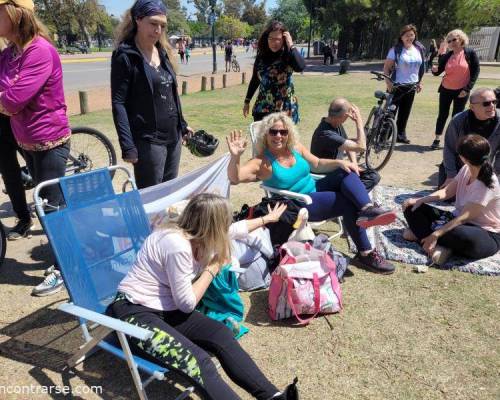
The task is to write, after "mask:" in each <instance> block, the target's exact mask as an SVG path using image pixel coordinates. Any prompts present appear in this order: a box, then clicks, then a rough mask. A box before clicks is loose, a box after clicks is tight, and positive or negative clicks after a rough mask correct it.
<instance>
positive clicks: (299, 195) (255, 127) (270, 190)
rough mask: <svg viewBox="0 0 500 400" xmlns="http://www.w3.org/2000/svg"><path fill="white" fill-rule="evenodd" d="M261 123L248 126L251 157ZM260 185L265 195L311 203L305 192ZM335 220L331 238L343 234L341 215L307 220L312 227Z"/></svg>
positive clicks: (317, 178)
mask: <svg viewBox="0 0 500 400" xmlns="http://www.w3.org/2000/svg"><path fill="white" fill-rule="evenodd" d="M260 124H261V121H256V122H252V123H251V124H250V126H249V132H250V140H251V141H252V157H255V156H257V149H256V147H255V146H256V143H257V132H258V129H259V126H260ZM324 176H325V175H319V174H311V177H312V178H313V179H314V180H319V179H321V178H324ZM260 187H261V188H262V189H263V190H264V192H265V194H266V196H268V197H270V196H271V193H274V194H278V195H280V196H284V197H288V198H290V199H294V200H298V201H300V202H302V203H304V204H307V205H309V204H312V198H311V196H309V195H307V194H302V193H297V192H291V191H290V190H282V189H276V188H273V187H270V186H266V185H264V184H263V183H262V184H260ZM333 220H336V222H337V224H338V225H339V231H338V232H337V233H335V234H334V235H331V236H330V237H329V238H328V239H329V240H332V239H334V238H336V237H339V236H342V235H343V234H344V226H343V224H342V217H335V218H330V219H328V220H324V221H317V222H309V224H310V225H311V227H312V228H313V229H316V228H318V227H319V226H321V225H323V224H325V223H326V222H328V221H333Z"/></svg>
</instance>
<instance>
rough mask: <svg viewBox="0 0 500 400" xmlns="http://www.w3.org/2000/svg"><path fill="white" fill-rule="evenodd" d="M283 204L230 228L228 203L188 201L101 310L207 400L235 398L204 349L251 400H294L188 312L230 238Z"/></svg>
mask: <svg viewBox="0 0 500 400" xmlns="http://www.w3.org/2000/svg"><path fill="white" fill-rule="evenodd" d="M285 209H286V206H285V205H279V204H278V205H276V206H275V208H274V209H272V210H271V209H270V210H269V214H267V215H265V216H264V217H262V218H258V219H253V220H244V221H239V222H236V223H234V224H232V225H231V222H232V213H231V207H230V205H229V202H228V201H227V200H226V199H225V198H223V197H221V196H219V195H215V194H209V193H202V194H198V195H196V196H194V197H193V198H192V199H191V200H190V201H189V203H188V204H187V206H186V208H185V209H184V211H183V212H182V214H181V216H180V218H179V220H178V222H177V223H176V224H175V225H173V226H170V227H167V228H165V229H161V230H157V231H155V232H153V233H152V234H151V235H150V236H149V237H148V238H147V239H146V240H145V242H144V244H143V246H142V248H141V250H140V251H139V253H138V255H137V260H136V262H135V264H134V266H133V267H132V269H131V270H130V271H129V273H128V274H127V276H126V277H125V278H124V279H123V280H122V281H121V283H120V285H119V286H118V294H117V297H116V299H115V301H114V302H113V303H112V304H111V305H110V306H109V308H108V312H109V313H110V314H112V315H113V316H115V317H116V318H120V319H122V320H124V321H127V322H129V323H131V324H134V325H138V326H141V327H143V328H147V329H149V330H151V331H153V332H154V336H153V338H152V339H150V340H148V341H147V342H141V341H134V340H133V339H132V345H133V346H136V347H138V348H139V349H141V350H142V351H145V352H146V353H148V354H149V355H151V356H153V357H154V358H155V359H156V360H157V362H158V363H160V364H162V365H165V366H167V367H168V368H174V369H175V370H177V371H178V372H180V373H182V374H183V375H185V376H186V377H188V379H190V380H191V381H193V382H194V383H195V384H196V386H197V388H198V389H199V390H200V391H201V393H202V394H203V398H206V399H209V400H222V399H224V400H232V399H239V397H238V396H237V395H236V393H235V392H234V391H233V390H232V389H231V388H230V387H229V386H228V385H227V384H226V383H225V382H224V380H223V379H222V378H221V376H220V375H219V373H218V372H217V368H215V366H214V365H213V363H212V361H211V359H210V356H209V355H208V354H207V351H209V352H211V353H212V354H213V355H214V356H215V357H217V359H219V361H220V363H221V365H222V367H223V368H224V371H226V373H227V375H228V376H229V377H230V378H231V379H232V380H233V381H234V382H235V383H236V384H237V385H239V386H240V387H242V388H243V389H245V390H246V391H247V392H249V393H250V394H251V395H252V396H253V397H255V398H257V399H262V400H270V399H275V400H290V399H293V400H296V399H297V393H296V388H295V385H293V384H292V385H290V386H288V387H287V388H286V389H285V391H284V392H283V393H282V392H279V391H278V389H276V387H275V386H274V385H273V384H271V383H270V382H269V380H268V379H267V378H266V377H265V376H264V374H263V373H262V372H261V371H260V370H259V368H258V367H257V365H256V364H255V363H254V362H253V360H252V359H251V358H250V356H249V355H248V354H247V353H246V352H245V351H244V350H243V349H242V348H241V346H240V345H239V343H238V342H237V341H236V340H235V339H234V336H233V333H232V331H231V330H230V329H229V328H228V327H227V326H226V325H224V324H223V323H222V322H219V321H215V320H213V319H210V318H209V317H207V316H206V315H204V314H202V313H200V312H197V311H195V307H196V305H197V303H198V302H199V301H200V300H201V298H202V297H203V295H204V294H205V291H206V290H207V288H208V287H209V285H210V284H211V283H212V280H213V279H215V277H216V276H217V274H218V273H219V271H220V270H221V268H222V267H223V266H224V265H226V264H228V263H229V262H230V258H231V254H230V239H231V238H234V239H237V238H243V237H245V236H246V235H247V234H248V232H249V231H252V230H254V229H257V228H259V227H261V226H263V225H264V224H267V223H270V222H276V221H277V220H278V219H279V217H280V215H281V214H282V213H283V211H284V210H285Z"/></svg>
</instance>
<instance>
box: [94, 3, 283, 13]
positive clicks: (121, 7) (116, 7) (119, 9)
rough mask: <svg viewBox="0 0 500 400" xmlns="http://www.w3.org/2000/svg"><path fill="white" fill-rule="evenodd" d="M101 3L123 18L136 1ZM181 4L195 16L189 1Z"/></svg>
mask: <svg viewBox="0 0 500 400" xmlns="http://www.w3.org/2000/svg"><path fill="white" fill-rule="evenodd" d="M100 3H101V4H103V5H104V6H105V7H106V9H107V10H108V13H110V14H113V15H115V16H117V17H118V16H121V15H122V14H123V12H124V11H125V10H126V9H128V8H130V7H131V6H132V4H133V3H134V0H100ZM181 4H182V5H183V6H185V7H186V8H187V9H188V15H190V14H194V7H193V6H192V5H191V4H189V3H188V1H187V0H181ZM275 5H276V0H267V1H266V6H267V7H266V8H267V10H269V9H271V8H273V7H274V6H275Z"/></svg>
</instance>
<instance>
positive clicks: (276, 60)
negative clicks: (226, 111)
mask: <svg viewBox="0 0 500 400" xmlns="http://www.w3.org/2000/svg"><path fill="white" fill-rule="evenodd" d="M258 43H259V44H258V51H257V57H256V58H255V63H254V66H253V73H252V79H251V80H250V84H249V85H248V90H247V95H246V97H245V102H244V105H243V116H244V117H245V118H246V117H247V115H248V114H249V111H250V101H251V99H252V97H253V95H254V93H255V91H256V90H257V89H259V93H258V95H257V99H256V100H255V104H254V106H253V110H252V116H253V118H254V121H260V120H261V119H262V118H264V117H265V116H266V115H269V114H272V113H275V112H280V111H284V112H286V113H288V115H289V116H290V117H291V118H292V120H293V121H294V122H295V123H297V122H298V121H299V106H298V102H297V97H296V96H295V88H294V85H293V81H292V74H293V72H294V71H295V72H302V71H303V70H304V68H305V63H304V59H303V58H302V57H301V55H300V53H299V51H298V50H297V48H296V47H295V45H294V44H293V40H292V36H291V35H290V32H288V31H287V30H286V28H285V26H284V25H283V24H282V23H281V22H279V21H272V22H271V23H270V24H269V26H268V27H267V28H266V30H265V31H264V32H263V33H262V35H261V37H260V39H259V42H258Z"/></svg>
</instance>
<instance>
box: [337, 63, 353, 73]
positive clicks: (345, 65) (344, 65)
mask: <svg viewBox="0 0 500 400" xmlns="http://www.w3.org/2000/svg"><path fill="white" fill-rule="evenodd" d="M339 65H340V69H339V75H344V74H347V71H348V70H349V66H350V65H351V62H350V61H349V60H340V63H339Z"/></svg>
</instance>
